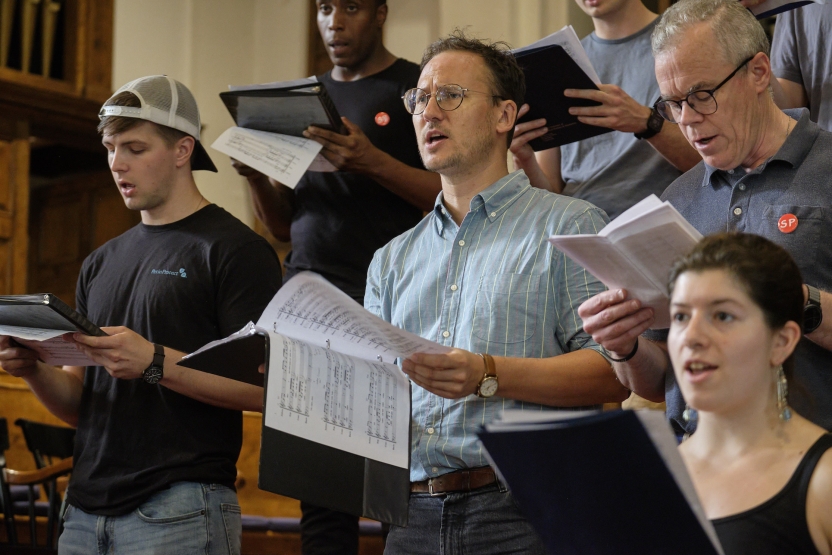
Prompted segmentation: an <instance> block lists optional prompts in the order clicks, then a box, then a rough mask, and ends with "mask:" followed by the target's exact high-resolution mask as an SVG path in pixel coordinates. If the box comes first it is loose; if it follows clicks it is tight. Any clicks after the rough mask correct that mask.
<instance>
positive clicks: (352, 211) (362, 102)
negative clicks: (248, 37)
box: [284, 59, 422, 301]
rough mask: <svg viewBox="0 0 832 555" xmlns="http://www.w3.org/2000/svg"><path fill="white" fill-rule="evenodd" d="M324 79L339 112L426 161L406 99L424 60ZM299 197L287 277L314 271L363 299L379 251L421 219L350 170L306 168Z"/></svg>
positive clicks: (410, 158) (408, 160)
mask: <svg viewBox="0 0 832 555" xmlns="http://www.w3.org/2000/svg"><path fill="white" fill-rule="evenodd" d="M318 79H319V80H320V81H321V82H322V83H324V85H325V86H326V90H327V92H328V93H329V95H330V96H331V97H332V101H333V102H334V103H335V107H336V108H337V109H338V112H339V113H340V114H341V115H342V116H344V117H346V118H348V119H349V120H350V121H351V122H353V123H354V124H356V125H357V126H358V127H360V128H361V130H362V131H363V132H364V133H365V134H366V135H367V137H368V138H369V139H370V141H371V142H372V143H373V145H375V146H376V147H377V148H379V149H381V150H383V151H384V152H386V153H387V154H389V155H391V156H392V157H393V158H396V159H397V160H399V161H401V162H404V163H405V164H407V165H409V166H413V167H417V168H422V162H421V158H420V157H419V148H418V146H417V144H416V132H415V131H414V129H413V122H412V119H411V116H410V114H408V113H407V110H405V108H404V104H403V103H402V99H401V97H402V95H404V93H405V91H407V90H408V89H411V88H413V87H415V86H416V82H417V81H418V80H419V66H417V65H416V64H414V63H412V62H408V61H406V60H403V59H399V60H396V62H394V63H393V65H391V66H390V67H388V68H387V69H385V70H384V71H381V72H379V73H376V74H374V75H370V76H369V77H365V78H363V79H359V80H358V81H335V80H333V79H332V77H331V76H330V74H329V73H326V74H324V75H321V76H319V77H318ZM381 114H386V115H387V116H388V117H389V122H388V123H386V125H381V124H379V123H377V121H376V120H377V119H378V121H379V122H381V123H385V121H387V118H385V117H384V116H383V115H381ZM376 116H379V117H378V118H377V117H376ZM295 199H296V207H297V208H296V211H295V215H294V218H293V219H292V230H291V231H292V252H291V253H289V255H288V256H287V257H286V260H285V262H284V265H285V267H286V279H289V278H290V277H291V276H293V275H294V274H296V273H298V272H301V271H303V270H312V271H314V272H318V273H319V274H321V275H323V276H324V277H325V278H326V279H328V280H329V281H331V282H332V283H333V284H334V285H335V286H337V287H339V288H340V289H342V290H343V291H344V292H346V293H347V294H348V295H350V296H351V297H353V298H355V299H357V300H359V301H360V300H361V299H362V298H363V296H364V289H365V286H366V283H367V268H368V267H369V266H370V262H371V261H372V258H373V254H375V252H376V250H378V249H379V248H381V247H383V246H384V245H386V244H387V243H388V242H389V241H390V240H391V239H392V238H393V237H396V236H398V235H400V234H402V233H404V232H405V231H407V230H408V229H410V228H411V227H413V226H414V225H416V224H417V223H418V222H419V220H420V219H421V218H422V212H421V210H419V209H418V208H416V207H415V206H413V205H412V204H410V203H408V202H407V201H405V200H404V199H402V198H401V197H399V196H398V195H396V194H394V193H392V192H390V191H389V190H388V189H385V188H384V187H382V186H381V185H379V184H378V183H376V182H375V181H374V180H372V179H370V178H369V177H365V176H362V175H357V174H354V173H348V172H331V173H319V172H306V174H305V175H304V176H303V178H302V179H301V180H300V182H299V183H298V185H297V187H296V188H295Z"/></svg>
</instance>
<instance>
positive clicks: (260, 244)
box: [68, 205, 281, 515]
mask: <svg viewBox="0 0 832 555" xmlns="http://www.w3.org/2000/svg"><path fill="white" fill-rule="evenodd" d="M280 284H281V276H280V265H279V262H278V260H277V256H276V255H275V253H274V250H273V249H272V248H271V246H270V245H269V244H268V243H267V242H266V241H265V240H264V239H263V238H261V237H260V236H259V235H257V234H256V233H254V232H253V231H251V230H250V229H249V228H248V227H246V226H245V225H244V224H243V223H242V222H240V221H239V220H237V219H236V218H234V217H233V216H231V215H230V214H229V213H228V212H226V211H225V210H223V209H222V208H219V207H218V206H215V205H209V206H206V207H205V208H203V209H202V210H199V211H198V212H196V213H195V214H192V215H191V216H188V217H187V218H184V219H182V220H180V221H177V222H174V223H172V224H168V225H160V226H146V225H144V224H139V225H137V226H136V227H134V228H132V229H130V230H129V231H127V232H126V233H124V234H122V235H120V236H119V237H116V238H115V239H113V240H112V241H109V242H108V243H106V244H105V245H103V246H102V247H101V248H99V249H97V250H96V251H95V252H93V253H92V254H90V256H88V257H87V259H86V260H85V261H84V264H83V266H82V268H81V274H80V276H79V277H78V293H77V304H78V310H79V311H80V312H81V313H82V314H86V315H87V317H88V318H89V319H90V320H92V321H93V322H95V323H96V324H98V325H99V326H120V325H123V326H127V327H128V328H130V329H132V330H133V331H135V332H137V333H139V334H140V335H142V336H143V337H145V338H146V339H148V340H150V341H152V342H154V343H161V344H162V345H165V346H167V347H170V348H172V349H176V350H179V351H183V352H186V353H189V352H193V351H194V350H196V349H198V348H199V347H202V346H203V345H205V344H206V343H208V342H210V341H214V340H216V339H220V338H223V337H226V336H228V335H230V334H231V333H233V332H235V331H237V330H239V329H240V328H242V327H243V326H244V325H245V324H246V323H248V322H249V321H256V320H257V319H258V318H259V316H260V314H261V313H262V312H263V309H265V307H266V305H267V304H268V303H269V301H270V300H271V299H272V297H273V296H274V294H275V293H276V292H277V290H278V288H279V287H280ZM241 445H242V413H241V412H240V411H233V410H227V409H221V408H217V407H213V406H210V405H207V404H205V403H201V402H199V401H196V400H194V399H191V398H189V397H186V396H184V395H181V394H179V393H176V392H174V391H172V390H170V389H168V388H166V387H164V386H162V385H150V384H147V383H145V382H144V381H143V380H141V379H136V380H120V379H115V378H112V377H111V376H110V375H109V374H108V373H107V372H106V370H104V369H103V368H102V367H98V366H96V367H88V368H87V370H86V375H85V378H84V390H83V396H82V399H81V410H80V415H79V420H78V433H77V436H76V442H75V454H74V460H75V464H74V468H73V473H72V478H71V482H70V486H69V493H68V500H69V502H70V503H71V504H72V505H74V506H76V507H79V508H80V509H82V510H84V511H86V512H89V513H93V514H98V515H119V514H125V513H127V512H130V511H132V510H133V509H135V508H136V507H138V506H139V505H141V504H142V503H143V502H144V501H145V500H146V499H147V498H148V497H150V496H151V495H152V494H153V493H155V492H156V491H159V490H161V489H164V488H165V487H167V486H168V484H171V483H173V482H177V481H193V482H206V483H219V484H224V485H227V486H231V487H233V484H234V480H235V477H236V462H237V458H238V456H239V454H240V447H241Z"/></svg>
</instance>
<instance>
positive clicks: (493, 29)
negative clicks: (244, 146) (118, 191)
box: [113, 0, 591, 225]
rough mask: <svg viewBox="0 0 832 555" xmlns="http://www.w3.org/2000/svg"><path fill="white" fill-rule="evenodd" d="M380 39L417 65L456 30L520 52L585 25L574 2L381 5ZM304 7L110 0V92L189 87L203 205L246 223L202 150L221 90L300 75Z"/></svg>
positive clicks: (246, 211) (244, 211) (467, 0)
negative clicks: (146, 82)
mask: <svg viewBox="0 0 832 555" xmlns="http://www.w3.org/2000/svg"><path fill="white" fill-rule="evenodd" d="M388 4H389V10H390V16H389V18H388V22H387V25H386V26H385V42H386V44H387V47H388V48H389V49H390V51H391V52H393V53H394V54H396V55H398V56H401V57H404V58H407V59H409V60H413V61H415V62H418V61H419V60H420V59H421V57H422V51H423V50H424V48H425V46H426V45H427V44H429V43H430V42H432V41H434V40H436V39H437V38H438V37H439V36H441V35H444V34H447V33H449V32H450V31H452V30H453V29H454V28H455V27H462V28H467V30H468V32H470V33H471V34H473V35H475V36H478V37H482V38H490V39H492V40H504V41H507V42H508V43H509V44H511V45H512V46H515V47H516V46H522V45H524V44H528V43H529V42H532V41H534V40H537V39H538V38H541V37H543V36H545V35H547V34H549V33H552V32H554V31H557V30H558V29H560V28H561V27H563V26H564V25H566V24H567V23H572V24H573V25H575V28H576V31H577V32H578V35H579V36H583V35H584V34H586V33H587V32H589V30H591V22H590V21H589V18H587V17H586V16H585V15H584V14H583V12H582V11H580V9H579V8H578V7H577V6H576V5H575V2H574V0H388ZM312 5H313V2H312V0H115V26H114V51H113V89H116V88H118V87H120V86H121V85H122V84H124V83H126V82H127V81H130V80H131V79H135V78H137V77H141V76H144V75H153V74H159V73H164V74H167V75H170V76H171V77H173V78H175V79H177V80H179V81H181V82H182V83H184V84H185V85H186V86H187V87H188V88H190V89H191V92H193V94H194V96H195V97H196V99H197V102H198V103H199V106H200V111H201V115H202V124H203V134H202V142H203V143H204V144H205V146H206V148H208V151H209V153H210V154H211V157H212V158H213V160H214V163H215V164H216V165H217V167H218V168H219V170H220V171H219V173H218V174H213V173H210V172H196V173H195V174H194V175H195V176H196V181H197V184H198V185H199V188H200V191H202V193H203V194H204V195H205V197H206V198H208V199H209V200H211V201H212V202H215V203H217V204H219V205H220V206H222V207H224V208H225V209H226V210H228V211H229V212H231V213H232V214H234V215H235V216H237V217H238V218H240V219H241V220H243V221H244V222H246V223H248V224H250V225H251V224H252V223H253V221H254V216H253V214H252V211H251V207H250V203H249V199H248V189H247V185H245V182H244V180H242V179H241V178H240V177H239V176H237V174H236V173H235V172H234V170H233V169H232V168H231V165H230V162H229V161H228V157H227V156H225V155H223V154H220V153H219V152H217V151H215V150H213V149H211V148H210V145H211V143H212V142H213V141H214V139H216V138H217V137H218V136H219V134H220V133H222V132H223V131H224V130H225V129H226V128H227V127H228V126H230V125H231V124H232V120H231V117H230V116H229V115H228V113H227V112H226V110H225V107H224V106H223V104H222V102H221V101H220V100H219V97H218V94H219V93H220V91H223V90H225V89H226V88H227V86H228V85H229V84H245V83H262V82H268V81H282V80H288V79H296V78H299V77H305V76H306V67H307V61H306V54H307V44H306V42H307V18H308V16H309V9H310V6H312Z"/></svg>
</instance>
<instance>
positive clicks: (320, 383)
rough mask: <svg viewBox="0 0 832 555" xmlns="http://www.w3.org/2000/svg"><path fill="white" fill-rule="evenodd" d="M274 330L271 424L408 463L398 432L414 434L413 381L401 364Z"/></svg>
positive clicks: (269, 402)
mask: <svg viewBox="0 0 832 555" xmlns="http://www.w3.org/2000/svg"><path fill="white" fill-rule="evenodd" d="M268 334H269V349H270V353H271V354H270V357H269V370H268V372H269V378H268V379H269V384H268V386H267V387H266V412H265V424H266V426H268V427H270V428H273V429H276V430H280V431H283V432H287V433H290V434H293V435H297V436H300V437H304V438H306V439H309V440H311V441H315V442H318V443H322V444H324V445H329V446H331V447H335V448H337V449H341V450H343V451H347V452H350V453H354V454H356V455H360V456H364V457H369V458H371V459H374V460H378V461H381V462H386V463H388V464H392V465H395V466H399V467H402V468H407V466H408V449H407V448H402V447H398V448H397V444H396V438H406V437H408V427H409V426H410V410H409V406H410V384H409V382H408V380H407V378H406V377H405V375H404V374H403V373H402V372H401V370H399V368H398V367H397V366H395V365H393V364H387V363H382V362H373V361H368V360H363V359H360V358H356V357H351V356H348V355H345V354H343V353H338V352H335V351H333V350H331V349H327V348H325V347H318V346H314V345H310V344H308V343H305V342H304V341H300V340H296V339H290V338H288V337H285V336H283V335H280V334H277V333H274V332H272V331H269V332H268ZM272 384H279V387H274V386H273V385H272ZM399 402H402V403H404V405H403V406H402V407H399V406H398V403H399Z"/></svg>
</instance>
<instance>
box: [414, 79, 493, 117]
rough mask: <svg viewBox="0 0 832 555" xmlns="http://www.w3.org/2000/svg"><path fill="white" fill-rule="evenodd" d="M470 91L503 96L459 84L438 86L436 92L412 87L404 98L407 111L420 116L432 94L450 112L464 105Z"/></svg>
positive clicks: (443, 108) (437, 102) (437, 103)
mask: <svg viewBox="0 0 832 555" xmlns="http://www.w3.org/2000/svg"><path fill="white" fill-rule="evenodd" d="M468 93H477V94H487V95H488V96H491V97H493V98H502V97H500V96H498V95H496V94H491V93H487V92H481V91H472V90H471V89H464V88H462V87H460V86H459V85H440V86H439V87H436V92H434V93H433V94H431V93H429V92H427V91H424V90H422V89H410V90H409V91H407V92H406V93H404V96H403V97H402V100H404V108H405V110H407V113H409V114H412V115H414V116H418V115H419V114H421V113H422V112H424V111H425V108H427V107H428V102H430V97H431V96H432V97H433V98H434V99H435V100H436V105H437V106H439V107H440V108H441V109H442V110H444V111H446V112H450V111H452V110H456V109H457V108H459V107H460V106H461V105H462V100H463V99H464V98H465V95H467V94H468Z"/></svg>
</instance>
